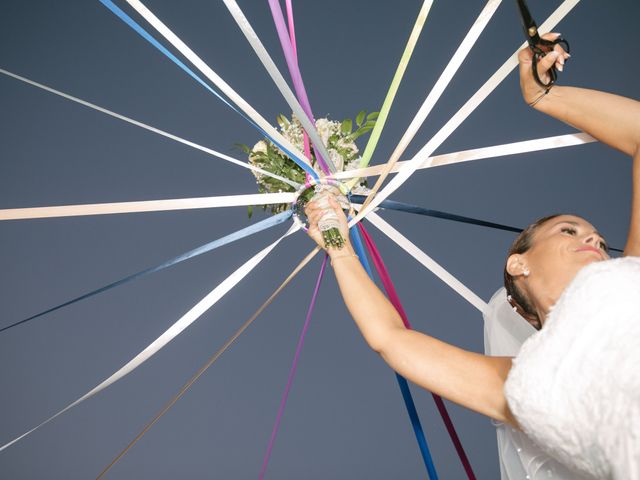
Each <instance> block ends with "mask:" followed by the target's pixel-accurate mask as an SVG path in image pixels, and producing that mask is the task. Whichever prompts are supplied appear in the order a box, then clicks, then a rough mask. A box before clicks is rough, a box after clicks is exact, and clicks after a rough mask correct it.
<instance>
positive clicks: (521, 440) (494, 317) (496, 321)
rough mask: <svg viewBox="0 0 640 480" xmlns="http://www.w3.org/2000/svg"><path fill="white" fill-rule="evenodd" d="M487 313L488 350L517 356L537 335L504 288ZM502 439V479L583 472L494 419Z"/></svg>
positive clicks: (571, 476)
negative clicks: (508, 297)
mask: <svg viewBox="0 0 640 480" xmlns="http://www.w3.org/2000/svg"><path fill="white" fill-rule="evenodd" d="M483 314H484V320H485V323H484V327H485V328H484V345H485V353H486V354H487V355H492V356H507V357H515V356H516V355H518V352H519V351H520V348H521V347H522V344H523V343H524V342H525V340H526V339H527V338H529V337H530V336H531V335H533V334H535V333H536V332H537V330H536V329H535V328H533V327H532V326H531V325H530V324H529V323H528V322H527V321H526V320H525V319H524V318H522V317H521V316H520V315H518V314H517V313H515V312H514V311H513V310H512V308H511V306H510V305H509V303H508V302H507V294H506V291H505V289H504V288H501V289H500V290H498V291H497V292H496V293H495V295H494V296H493V297H492V298H491V301H490V302H489V304H488V305H487V309H486V310H485V311H484V312H483ZM492 423H493V425H494V426H495V427H496V435H497V438H498V455H499V463H500V478H501V480H542V479H544V480H578V479H583V478H586V477H583V476H581V475H578V474H576V473H575V472H573V471H571V470H569V469H567V468H566V467H565V466H563V465H562V464H561V463H559V462H558V461H557V460H555V459H553V458H552V457H551V456H549V455H548V454H547V453H545V452H544V451H543V450H542V449H541V448H539V447H538V446H537V445H536V444H535V443H534V442H533V441H532V440H531V439H530V438H529V437H527V435H525V434H524V433H523V432H521V431H520V430H517V429H515V428H512V427H510V426H509V425H505V424H503V423H500V422H492Z"/></svg>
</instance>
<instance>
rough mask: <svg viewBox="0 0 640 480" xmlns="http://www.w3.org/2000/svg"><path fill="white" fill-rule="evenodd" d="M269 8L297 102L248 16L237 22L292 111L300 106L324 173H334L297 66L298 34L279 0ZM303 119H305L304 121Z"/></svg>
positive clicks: (237, 10) (227, 0) (231, 1)
mask: <svg viewBox="0 0 640 480" xmlns="http://www.w3.org/2000/svg"><path fill="white" fill-rule="evenodd" d="M225 4H227V8H229V9H230V11H231V8H233V9H234V11H232V12H231V13H232V15H234V18H236V16H238V15H242V12H241V11H240V8H239V7H238V5H237V4H236V2H235V1H234V0H225ZM230 4H233V7H231V6H230ZM287 7H288V11H291V15H289V24H290V25H293V7H292V6H291V3H290V2H288V3H287ZM269 8H270V9H271V16H272V17H273V22H274V23H275V26H276V31H277V32H278V38H279V39H280V45H281V46H282V51H283V52H284V57H285V60H286V62H287V68H288V69H289V74H290V75H291V80H292V82H293V88H294V90H295V91H296V96H297V100H296V99H295V97H294V98H293V100H295V103H292V102H291V101H290V97H289V94H290V93H291V91H290V90H289V87H288V85H287V84H286V82H285V81H284V79H283V78H282V76H281V75H280V72H278V69H277V68H276V66H275V64H274V63H273V61H272V60H271V58H270V57H269V55H268V54H267V52H266V50H265V49H264V47H263V46H262V44H261V43H260V40H259V39H258V37H257V36H256V34H255V32H254V31H253V30H252V29H251V26H250V25H249V23H248V22H246V23H245V21H246V19H245V21H243V22H242V24H241V23H240V22H239V20H238V19H236V21H238V25H240V28H241V29H243V33H244V34H245V36H246V37H247V39H248V40H249V42H250V43H251V46H252V47H253V48H254V50H255V51H256V53H257V54H258V57H260V60H261V61H262V63H263V65H264V66H265V68H266V69H267V71H268V72H269V74H270V75H271V78H272V79H273V80H274V82H276V86H277V87H278V90H280V92H281V93H282V94H283V96H285V99H286V100H287V103H288V104H289V106H291V107H292V110H293V106H294V105H295V106H296V107H301V111H300V115H303V116H302V118H301V117H300V116H299V114H298V113H297V112H296V110H294V113H295V114H296V116H297V117H298V119H299V120H300V122H301V123H302V126H303V127H304V130H305V133H306V134H307V135H308V136H309V137H310V138H311V141H312V143H313V146H314V148H315V152H316V156H317V158H318V164H319V165H320V167H321V168H322V171H323V172H324V173H325V174H329V173H335V172H336V168H335V165H333V162H332V161H331V158H330V157H329V152H328V151H327V149H326V148H325V145H324V143H323V141H322V139H321V138H320V136H319V135H318V132H317V130H316V128H315V125H313V123H311V122H313V121H314V116H313V111H312V110H311V104H310V103H309V98H308V96H307V91H306V89H305V88H304V82H303V81H302V75H301V73H300V68H299V66H298V59H297V52H296V50H295V48H294V45H293V43H294V41H295V37H293V38H292V37H290V36H289V32H288V31H287V26H286V24H285V20H284V16H283V14H282V9H281V8H280V2H279V0H269ZM234 12H235V13H234ZM285 93H286V95H285ZM291 96H292V94H291ZM298 101H299V103H298ZM303 120H305V121H304V122H303ZM320 147H321V148H320ZM305 153H306V151H305Z"/></svg>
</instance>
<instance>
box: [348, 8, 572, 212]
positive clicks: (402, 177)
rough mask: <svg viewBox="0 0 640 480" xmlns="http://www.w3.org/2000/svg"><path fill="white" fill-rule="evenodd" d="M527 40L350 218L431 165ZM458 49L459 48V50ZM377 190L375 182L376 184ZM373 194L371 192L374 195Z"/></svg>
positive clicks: (554, 17) (559, 13)
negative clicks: (424, 167) (425, 165)
mask: <svg viewBox="0 0 640 480" xmlns="http://www.w3.org/2000/svg"><path fill="white" fill-rule="evenodd" d="M579 1H580V0H565V1H564V2H563V3H562V4H561V5H560V6H559V7H558V8H557V9H556V10H555V11H554V12H553V13H552V14H551V16H550V17H549V18H548V19H547V21H545V22H544V23H543V24H542V25H541V27H540V31H545V30H549V29H551V28H553V27H554V26H555V25H556V23H557V22H559V21H560V20H562V18H564V16H565V15H566V14H567V13H569V11H570V10H571V9H572V8H573V7H574V6H575V5H576V4H577V3H578V2H579ZM525 46H526V43H523V44H522V45H521V46H520V47H519V48H518V49H517V50H516V51H515V52H514V53H513V55H511V57H509V58H508V59H507V61H506V62H505V63H504V64H503V65H502V66H501V67H500V68H499V69H498V70H497V71H496V72H495V73H494V74H493V75H492V76H491V77H490V78H489V79H488V80H487V81H486V82H485V83H484V85H482V86H481V87H480V88H479V89H478V90H477V91H476V93H474V94H473V95H472V96H471V98H470V99H469V100H467V102H466V103H465V104H464V105H463V106H462V107H461V108H460V109H459V110H458V111H457V112H456V113H455V115H453V117H451V119H449V121H448V122H447V123H446V124H445V125H444V126H443V127H442V128H441V129H440V130H438V132H437V133H436V134H435V135H434V136H433V137H432V138H431V140H429V141H428V142H427V144H426V145H424V146H423V147H422V148H421V149H420V151H419V152H418V153H417V154H416V155H415V156H414V157H413V158H412V159H411V160H410V161H409V162H407V163H406V164H405V165H404V166H403V167H402V168H401V169H400V171H399V172H398V174H397V175H396V176H395V177H394V178H393V179H392V180H391V181H390V182H389V183H388V184H387V185H386V186H385V187H384V188H383V189H382V190H381V191H380V194H379V195H377V196H376V197H375V198H373V200H372V201H371V202H370V203H369V204H368V205H367V204H366V203H365V205H363V208H362V209H361V210H360V212H359V213H358V215H357V216H356V217H355V218H354V219H353V220H352V221H351V224H354V223H356V222H358V221H360V219H361V218H362V217H364V216H365V215H367V213H369V212H370V211H372V210H373V209H374V208H375V207H377V206H378V205H379V204H380V202H381V201H382V200H385V199H386V198H387V197H388V196H389V195H391V194H392V193H393V192H395V191H396V190H397V189H398V188H399V187H400V186H401V185H402V184H403V183H404V182H406V181H407V180H408V178H409V177H410V176H411V175H412V174H413V172H415V171H416V170H417V168H418V167H419V166H420V165H421V164H422V163H423V162H425V161H426V164H427V165H429V162H428V158H429V157H430V156H431V154H432V153H433V152H434V151H435V149H436V148H438V147H439V146H440V145H442V143H443V142H444V141H445V140H446V139H447V138H448V137H449V136H450V135H451V134H452V133H453V132H454V131H455V130H456V129H457V128H458V127H459V126H460V124H462V122H463V121H464V120H465V119H466V118H467V117H468V116H469V115H471V113H472V112H473V111H474V110H475V109H476V108H477V107H478V106H479V105H480V104H481V103H482V102H483V101H484V100H485V99H486V98H487V97H488V96H489V94H490V93H491V92H493V90H494V89H495V88H496V87H497V86H498V85H499V84H500V83H501V82H502V81H503V80H504V79H505V78H506V76H507V75H508V74H509V72H511V70H513V69H514V68H515V67H516V65H518V52H519V51H520V50H521V49H522V48H525ZM456 53H458V52H456ZM391 167H392V164H391V160H390V161H389V163H387V165H386V167H385V170H387V171H388V170H390V169H391ZM383 176H384V172H383V175H381V176H380V178H378V182H376V185H380V184H381V181H380V180H381V179H383ZM374 193H375V186H374ZM371 197H372V195H370V196H369V198H371Z"/></svg>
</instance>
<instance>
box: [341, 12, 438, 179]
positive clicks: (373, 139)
mask: <svg viewBox="0 0 640 480" xmlns="http://www.w3.org/2000/svg"><path fill="white" fill-rule="evenodd" d="M432 5H433V0H425V1H424V3H423V4H422V7H421V8H420V12H419V13H418V18H416V22H415V24H414V26H413V30H412V31H411V35H409V40H408V41H407V45H406V46H405V47H404V52H403V53H402V57H400V63H399V64H398V67H397V68H396V73H395V74H394V75H393V79H392V80H391V85H390V86H389V90H388V91H387V95H386V96H385V98H384V101H383V102H382V108H380V114H379V115H378V118H377V120H376V124H375V126H374V127H373V131H372V132H371V136H370V137H369V140H368V141H367V145H366V147H365V148H364V153H363V154H362V158H361V159H360V164H359V166H360V168H364V167H366V166H367V165H369V162H370V161H371V157H372V156H373V152H374V151H375V149H376V146H377V145H378V140H379V139H380V135H381V134H382V129H383V128H384V125H385V123H386V122H387V117H388V116H389V111H390V110H391V105H393V100H394V99H395V97H396V93H398V88H399V87H400V82H402V77H403V76H404V72H405V71H406V69H407V65H409V60H410V59H411V55H413V50H414V48H415V46H416V43H417V42H418V38H419V37H420V33H422V28H423V27H424V24H425V22H426V21H427V15H429V11H430V10H431V6H432ZM357 181H358V179H357V178H354V179H352V180H351V181H350V182H348V184H347V185H348V186H349V188H352V187H353V186H354V185H355V184H356V182H357Z"/></svg>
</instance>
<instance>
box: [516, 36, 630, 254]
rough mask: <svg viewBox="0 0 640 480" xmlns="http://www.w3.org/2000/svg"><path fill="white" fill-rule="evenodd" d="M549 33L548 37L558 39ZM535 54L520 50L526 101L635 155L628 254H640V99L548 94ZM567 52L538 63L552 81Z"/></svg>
mask: <svg viewBox="0 0 640 480" xmlns="http://www.w3.org/2000/svg"><path fill="white" fill-rule="evenodd" d="M554 36H555V34H547V35H545V38H549V39H551V38H554ZM531 58H532V53H531V50H530V49H529V48H525V49H523V50H521V51H520V53H519V61H520V87H521V89H522V95H523V97H524V100H525V102H527V103H528V104H529V105H532V106H533V108H535V109H536V110H539V111H540V112H543V113H546V114H547V115H550V116H552V117H554V118H557V119H558V120H561V121H563V122H565V123H567V124H569V125H571V126H573V127H575V128H577V129H579V130H582V131H583V132H586V133H588V134H589V135H591V136H593V137H594V138H596V139H598V140H599V141H601V142H603V143H605V144H607V145H609V146H611V147H613V148H615V149H617V150H620V151H622V152H624V153H626V154H627V155H629V156H631V157H633V174H632V181H633V197H632V200H631V221H630V225H629V234H628V237H627V244H626V247H625V250H624V254H625V255H634V256H639V255H640V102H638V101H636V100H632V99H630V98H625V97H621V96H619V95H613V94H611V93H605V92H600V91H597V90H588V89H585V88H576V87H564V86H561V85H554V86H553V87H552V88H551V89H550V90H549V91H548V93H547V94H545V89H544V88H543V87H541V86H539V85H538V84H537V83H536V82H535V80H534V79H533V75H532V73H531V68H532V67H531ZM565 58H566V54H565V53H564V52H563V51H562V49H561V48H560V47H559V46H556V50H555V51H553V52H551V53H549V54H547V56H545V57H544V58H542V59H541V60H540V62H538V74H539V75H540V77H541V78H542V79H543V81H544V82H547V81H548V76H547V73H546V72H547V71H548V70H549V68H551V66H552V65H554V64H555V65H556V66H560V68H562V65H563V64H564V59H565Z"/></svg>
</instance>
